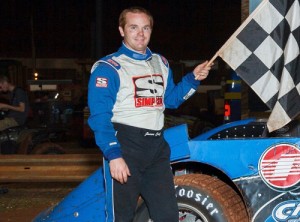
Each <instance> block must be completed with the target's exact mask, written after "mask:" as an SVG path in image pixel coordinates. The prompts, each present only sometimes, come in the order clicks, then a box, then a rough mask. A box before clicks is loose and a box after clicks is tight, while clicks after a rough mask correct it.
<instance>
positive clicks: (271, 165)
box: [258, 143, 300, 191]
mask: <svg viewBox="0 0 300 222" xmlns="http://www.w3.org/2000/svg"><path fill="white" fill-rule="evenodd" d="M258 169H259V173H260V175H261V177H262V179H263V181H264V182H265V183H266V184H267V185H268V186H269V187H271V188H272V189H274V190H277V191H290V190H293V189H295V188H297V187H295V186H297V184H298V183H299V181H300V150H299V148H298V147H297V146H296V145H292V144H286V143H282V144H277V145H274V146H272V147H270V148H269V149H267V150H266V151H265V152H264V153H263V155H262V156H261V157H260V160H259V166H258Z"/></svg>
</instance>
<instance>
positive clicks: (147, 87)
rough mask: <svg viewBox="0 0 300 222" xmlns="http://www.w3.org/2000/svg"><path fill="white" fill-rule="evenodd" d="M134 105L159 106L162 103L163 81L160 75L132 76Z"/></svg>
mask: <svg viewBox="0 0 300 222" xmlns="http://www.w3.org/2000/svg"><path fill="white" fill-rule="evenodd" d="M133 83H134V86H135V96H134V97H135V107H160V106H162V105H163V97H162V95H163V92H164V81H163V77H162V76H161V75H158V74H157V75H152V76H142V77H137V78H133Z"/></svg>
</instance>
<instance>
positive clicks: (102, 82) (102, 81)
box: [96, 77, 108, 88]
mask: <svg viewBox="0 0 300 222" xmlns="http://www.w3.org/2000/svg"><path fill="white" fill-rule="evenodd" d="M107 86H108V79H107V78H103V77H97V78H96V87H102V88H106V87H107Z"/></svg>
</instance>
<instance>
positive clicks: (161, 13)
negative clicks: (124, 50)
mask: <svg viewBox="0 0 300 222" xmlns="http://www.w3.org/2000/svg"><path fill="white" fill-rule="evenodd" d="M135 5H137V6H143V7H145V8H147V9H149V10H150V11H151V12H152V14H153V16H154V32H153V35H152V39H151V43H150V48H151V49H152V51H155V52H159V53H161V54H163V55H164V56H166V57H167V58H168V59H172V60H193V59H209V58H210V57H212V56H213V55H214V54H215V53H216V51H217V50H218V49H219V48H220V47H221V46H222V44H224V42H225V41H226V40H227V39H228V37H229V36H230V35H231V34H232V33H233V32H234V31H235V29H236V28H237V27H238V26H239V25H240V21H241V1H240V0H184V1H183V0H156V1H155V0H148V1H146V0H139V1H137V0H135V1H134V0H128V1H119V0H110V1H104V0H103V1H99V0H51V1H44V0H6V1H1V2H0V29H1V32H0V39H1V41H0V57H15V58H16V57H31V56H32V55H33V51H34V52H35V56H36V57H37V58H96V57H99V56H102V55H105V54H108V53H111V52H113V51H115V50H117V48H118V47H119V46H120V42H121V38H120V35H119V33H118V16H119V14H120V12H121V11H122V9H124V8H125V7H128V6H135Z"/></svg>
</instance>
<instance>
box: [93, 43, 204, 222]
mask: <svg viewBox="0 0 300 222" xmlns="http://www.w3.org/2000/svg"><path fill="white" fill-rule="evenodd" d="M199 84H200V82H199V81H197V80H195V79H194V75H193V73H188V74H187V75H186V76H184V77H183V79H182V81H181V82H180V83H178V84H177V85H175V84H174V82H173V75H172V71H171V69H170V67H169V64H168V61H167V60H166V59H165V58H164V57H163V56H161V55H159V54H156V53H152V52H151V51H150V49H148V48H147V50H146V53H145V54H140V53H138V52H135V51H132V50H131V49H129V48H127V47H126V46H125V44H124V43H123V45H122V46H121V47H120V48H119V50H118V51H117V52H115V53H113V54H111V55H108V56H106V57H104V58H102V59H100V60H99V61H97V62H96V63H95V64H94V65H93V67H92V70H91V77H90V80H89V86H88V105H89V108H90V113H91V115H90V117H89V119H88V123H89V125H90V127H91V129H92V130H93V131H94V134H95V140H96V143H97V145H98V146H99V147H100V149H101V150H102V152H103V155H104V171H105V182H106V194H107V198H106V205H107V206H106V210H107V221H131V220H132V218H133V216H134V211H135V208H136V202H137V199H138V197H139V195H141V196H142V197H143V198H144V200H145V202H146V204H147V206H148V209H149V212H150V217H151V218H152V219H153V220H154V221H155V222H159V221H168V222H172V221H178V209H177V203H176V198H175V190H174V184H173V175H172V172H171V169H170V160H169V157H170V149H169V147H168V144H167V143H166V141H165V140H164V138H163V136H162V135H163V132H162V129H163V126H164V113H163V112H164V110H165V108H177V107H178V106H179V105H180V104H182V103H183V102H184V101H185V100H187V99H188V98H189V97H190V96H191V95H193V94H194V93H195V92H196V88H197V87H198V85H199ZM119 157H122V158H124V160H125V162H126V163H127V165H128V167H129V170H130V172H131V176H130V177H129V178H128V181H127V183H126V184H123V185H122V184H120V183H118V182H116V181H113V180H112V178H111V176H110V171H109V165H108V163H109V161H110V160H112V159H115V158H119ZM174 212H175V213H174Z"/></svg>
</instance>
